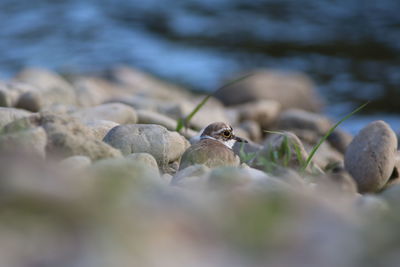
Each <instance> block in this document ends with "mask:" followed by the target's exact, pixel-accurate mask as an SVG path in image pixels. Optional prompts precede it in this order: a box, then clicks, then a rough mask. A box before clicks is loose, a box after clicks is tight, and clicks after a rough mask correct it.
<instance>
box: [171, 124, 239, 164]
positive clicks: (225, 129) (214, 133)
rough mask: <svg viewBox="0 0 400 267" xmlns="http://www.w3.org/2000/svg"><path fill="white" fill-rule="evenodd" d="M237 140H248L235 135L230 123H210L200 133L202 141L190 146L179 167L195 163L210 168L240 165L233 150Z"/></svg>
mask: <svg viewBox="0 0 400 267" xmlns="http://www.w3.org/2000/svg"><path fill="white" fill-rule="evenodd" d="M236 142H245V143H247V141H246V140H244V139H243V138H240V137H238V136H235V134H234V132H233V129H232V127H231V126H230V125H228V124H226V123H223V122H215V123H212V124H210V125H208V126H207V127H206V128H205V129H204V130H203V132H202V133H201V135H200V141H199V142H197V143H195V144H193V145H192V146H190V147H189V148H188V149H187V150H186V151H185V153H183V155H182V159H181V164H180V166H179V169H180V170H182V169H184V168H186V167H188V166H190V165H193V164H204V165H206V166H207V167H209V168H214V167H218V166H238V165H239V164H240V159H239V157H238V156H237V155H235V153H234V152H233V150H232V147H233V145H234V144H235V143H236Z"/></svg>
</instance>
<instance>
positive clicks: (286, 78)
mask: <svg viewBox="0 0 400 267" xmlns="http://www.w3.org/2000/svg"><path fill="white" fill-rule="evenodd" d="M215 96H216V97H217V98H218V99H220V100H221V101H222V102H223V103H224V104H225V105H238V104H242V103H245V102H251V101H259V100H263V99H265V100H275V101H277V102H279V103H280V104H281V105H282V108H283V109H288V108H300V109H304V110H309V111H319V110H320V109H321V107H322V103H321V100H320V98H319V97H318V95H317V92H316V91H315V90H314V84H313V82H312V81H311V80H310V79H309V78H308V77H307V76H305V75H304V74H295V73H283V72H277V71H270V70H258V71H254V72H253V75H252V76H250V77H248V78H246V79H243V80H241V81H238V82H236V83H234V84H232V85H229V86H225V87H223V88H222V89H220V90H218V91H217V92H216V93H215Z"/></svg>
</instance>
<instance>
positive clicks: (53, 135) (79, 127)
mask: <svg viewBox="0 0 400 267" xmlns="http://www.w3.org/2000/svg"><path fill="white" fill-rule="evenodd" d="M39 126H41V127H43V129H44V130H45V131H46V134H47V144H46V153H47V154H49V153H50V154H53V156H61V157H64V158H65V157H69V156H75V155H81V156H87V157H89V158H90V159H92V160H98V159H102V158H109V157H121V152H120V151H118V150H117V149H114V148H113V147H111V146H109V145H107V144H106V143H104V142H102V141H100V140H97V139H96V138H95V137H94V136H93V134H92V132H91V131H90V129H88V128H87V127H85V126H84V125H83V124H81V123H80V122H79V121H78V120H76V119H75V118H73V117H70V116H66V115H55V114H49V113H40V114H36V115H32V116H30V117H27V118H22V119H19V120H16V121H14V122H12V123H10V124H8V125H7V126H6V127H4V130H5V131H17V130H22V129H32V128H35V127H39Z"/></svg>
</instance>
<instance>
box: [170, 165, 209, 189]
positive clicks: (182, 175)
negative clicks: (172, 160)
mask: <svg viewBox="0 0 400 267" xmlns="http://www.w3.org/2000/svg"><path fill="white" fill-rule="evenodd" d="M208 172H210V168H208V167H207V166H205V165H203V164H195V165H191V166H189V167H187V168H184V169H183V170H180V171H178V172H177V173H176V174H175V175H174V176H173V177H172V180H171V185H175V186H181V187H193V186H198V187H200V186H204V182H205V179H204V177H203V176H204V175H205V174H207V173H208Z"/></svg>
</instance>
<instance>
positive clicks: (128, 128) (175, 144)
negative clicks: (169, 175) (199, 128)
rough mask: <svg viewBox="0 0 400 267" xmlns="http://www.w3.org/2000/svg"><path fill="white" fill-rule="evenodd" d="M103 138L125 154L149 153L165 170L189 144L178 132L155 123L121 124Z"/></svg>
mask: <svg viewBox="0 0 400 267" xmlns="http://www.w3.org/2000/svg"><path fill="white" fill-rule="evenodd" d="M103 140H104V142H106V143H108V144H110V145H111V146H113V147H115V148H117V149H119V150H121V152H122V153H123V154H124V155H128V154H132V153H138V152H145V153H149V154H151V155H152V156H153V157H154V158H155V159H156V161H157V163H158V165H159V166H160V168H161V169H163V170H164V169H165V168H166V167H167V166H168V163H170V162H173V161H176V160H178V159H179V158H180V157H181V156H182V154H183V152H184V151H185V149H186V148H187V147H188V146H189V142H188V141H187V140H186V139H185V138H184V137H183V136H181V135H180V134H178V133H177V132H170V131H168V130H167V129H166V128H164V127H162V126H159V125H154V124H134V125H133V124H130V125H120V126H117V127H114V128H113V129H111V131H109V132H108V134H107V135H106V136H105V137H104V139H103Z"/></svg>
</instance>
